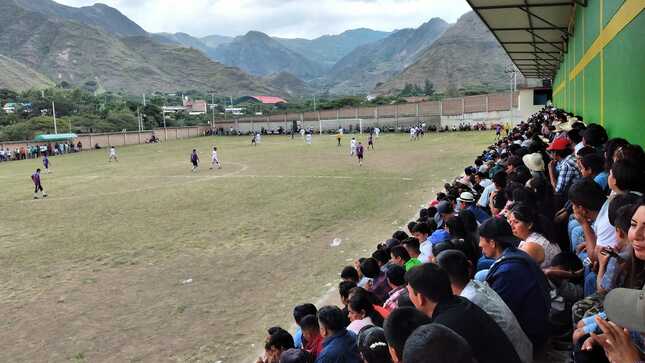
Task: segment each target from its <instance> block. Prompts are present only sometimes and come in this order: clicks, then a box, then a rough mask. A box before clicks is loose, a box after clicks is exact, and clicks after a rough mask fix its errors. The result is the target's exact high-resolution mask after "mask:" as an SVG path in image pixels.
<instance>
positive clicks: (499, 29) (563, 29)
mask: <svg viewBox="0 0 645 363" xmlns="http://www.w3.org/2000/svg"><path fill="white" fill-rule="evenodd" d="M490 30H492V31H505V30H508V31H513V30H559V31H563V32H564V31H566V30H567V27H563V26H559V27H555V28H553V27H548V26H541V27H533V28H527V27H517V28H490Z"/></svg>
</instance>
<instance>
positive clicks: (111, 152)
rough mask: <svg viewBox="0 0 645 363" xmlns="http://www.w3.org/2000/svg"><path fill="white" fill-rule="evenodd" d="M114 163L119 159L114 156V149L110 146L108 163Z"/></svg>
mask: <svg viewBox="0 0 645 363" xmlns="http://www.w3.org/2000/svg"><path fill="white" fill-rule="evenodd" d="M112 160H114V161H119V158H118V157H117V156H116V148H115V147H114V146H110V156H109V158H108V161H109V162H112Z"/></svg>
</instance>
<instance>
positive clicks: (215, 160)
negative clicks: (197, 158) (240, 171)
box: [211, 146, 222, 169]
mask: <svg viewBox="0 0 645 363" xmlns="http://www.w3.org/2000/svg"><path fill="white" fill-rule="evenodd" d="M215 165H217V168H218V169H221V168H222V164H220V163H219V158H218V157H217V146H213V151H212V152H211V169H213V167H214V166H215Z"/></svg>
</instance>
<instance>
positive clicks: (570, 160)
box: [547, 138, 580, 200]
mask: <svg viewBox="0 0 645 363" xmlns="http://www.w3.org/2000/svg"><path fill="white" fill-rule="evenodd" d="M570 146H571V145H570V144H569V140H568V139H566V138H559V139H556V140H555V141H553V142H552V143H551V145H549V147H548V148H547V151H549V152H550V155H551V158H552V159H553V160H551V162H549V178H550V179H551V186H552V187H553V189H554V191H555V194H556V196H559V197H560V198H561V199H562V200H564V197H565V196H566V195H567V192H568V191H569V188H570V187H571V185H573V182H575V181H576V179H578V178H579V177H580V171H578V168H577V166H576V160H575V156H574V154H573V151H572V150H571V147H570Z"/></svg>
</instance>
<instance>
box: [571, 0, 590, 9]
mask: <svg viewBox="0 0 645 363" xmlns="http://www.w3.org/2000/svg"><path fill="white" fill-rule="evenodd" d="M574 1H575V3H576V4H578V5H580V6H584V7H585V8H586V7H587V0H574Z"/></svg>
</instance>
